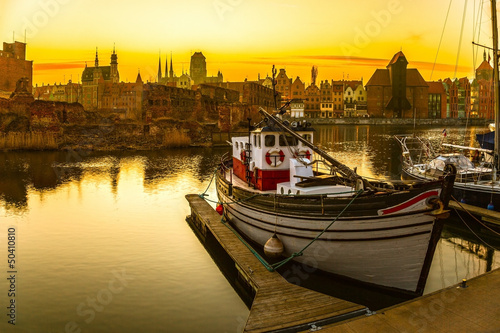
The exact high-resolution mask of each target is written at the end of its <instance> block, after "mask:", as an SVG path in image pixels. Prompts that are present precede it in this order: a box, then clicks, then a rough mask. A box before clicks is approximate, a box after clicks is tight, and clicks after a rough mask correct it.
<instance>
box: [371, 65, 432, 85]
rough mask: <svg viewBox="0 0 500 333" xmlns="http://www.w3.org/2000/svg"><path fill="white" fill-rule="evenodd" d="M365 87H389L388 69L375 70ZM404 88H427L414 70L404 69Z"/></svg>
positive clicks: (416, 70)
mask: <svg viewBox="0 0 500 333" xmlns="http://www.w3.org/2000/svg"><path fill="white" fill-rule="evenodd" d="M366 86H391V79H390V76H389V70H388V69H376V70H375V73H373V75H372V77H371V78H370V80H368V82H367V83H366ZM406 86H407V87H427V86H428V85H427V83H426V82H425V80H424V78H423V77H422V75H420V72H419V71H418V69H416V68H408V69H406Z"/></svg>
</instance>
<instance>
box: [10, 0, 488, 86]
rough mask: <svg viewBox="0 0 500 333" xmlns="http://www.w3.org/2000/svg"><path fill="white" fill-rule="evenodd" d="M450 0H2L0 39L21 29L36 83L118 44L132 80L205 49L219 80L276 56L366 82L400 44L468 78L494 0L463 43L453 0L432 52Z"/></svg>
mask: <svg viewBox="0 0 500 333" xmlns="http://www.w3.org/2000/svg"><path fill="white" fill-rule="evenodd" d="M448 5H449V3H444V2H443V3H441V2H439V3H434V2H433V1H431V0H423V1H420V2H418V3H414V2H411V1H408V0H373V1H369V2H368V1H366V2H364V3H362V6H358V7H363V10H362V11H359V9H358V8H353V7H355V6H352V5H349V6H347V5H346V4H345V3H344V2H340V1H331V2H328V3H325V2H322V1H321V0H312V1H308V2H307V4H305V3H304V2H303V1H299V0H286V1H285V0H274V1H272V0H271V1H264V0H253V1H245V0H211V1H200V0H186V1H183V2H182V3H180V2H172V1H160V0H148V1H147V6H146V5H145V4H144V3H137V2H136V1H132V0H123V1H121V2H120V3H119V4H118V3H112V4H109V3H108V4H106V5H105V4H103V3H101V2H99V1H97V0H86V1H84V0H25V1H23V2H16V1H14V0H7V1H6V2H3V4H0V9H1V10H3V13H5V14H4V15H2V16H3V18H2V22H0V32H1V33H2V41H3V42H12V40H13V39H15V40H18V41H24V40H25V37H26V42H27V44H28V45H27V55H26V56H27V59H28V60H33V62H34V65H33V83H34V85H35V84H38V85H41V84H42V83H43V84H53V83H65V82H67V81H69V80H70V79H72V80H73V82H79V81H80V76H81V74H82V71H83V69H84V68H85V64H86V63H87V65H88V66H94V58H95V52H96V47H97V48H98V50H99V51H98V52H99V64H100V65H102V66H108V65H109V62H110V55H111V53H112V51H113V47H116V53H117V54H118V63H119V65H118V70H119V72H120V80H121V81H125V82H128V81H135V79H136V77H137V73H138V72H139V71H140V73H141V77H142V79H143V80H144V81H153V82H154V81H156V80H157V72H158V57H159V55H160V56H161V65H162V73H163V75H165V63H166V61H168V63H169V64H170V57H171V54H172V56H173V65H174V72H175V74H176V75H177V76H180V75H181V74H182V72H189V61H190V56H191V54H192V53H193V52H195V51H201V52H203V54H204V55H205V57H206V58H207V71H208V75H209V76H212V75H216V74H217V72H218V71H219V70H220V71H221V72H222V73H223V75H224V81H242V80H244V79H248V80H256V79H257V77H258V76H259V75H260V77H261V78H263V77H265V76H266V75H268V74H271V66H272V65H275V66H276V67H277V68H278V69H279V68H286V70H287V74H288V76H289V77H292V78H293V79H295V78H296V77H297V76H299V77H300V78H301V80H302V81H304V82H306V83H310V81H311V67H312V66H313V65H314V66H317V67H318V69H319V75H318V80H319V81H321V80H341V79H343V78H345V79H347V78H349V79H353V80H360V79H361V78H363V81H364V82H365V83H366V82H367V81H368V79H369V78H370V77H371V76H372V75H373V73H374V72H375V70H376V69H379V68H385V67H386V65H387V64H388V62H389V61H390V59H391V58H392V56H393V55H394V54H395V53H397V52H398V51H400V50H402V51H403V53H404V54H405V55H406V57H407V59H408V62H409V65H408V68H417V69H418V70H419V71H420V73H421V74H422V76H423V77H424V79H425V80H428V81H430V80H431V79H432V80H433V81H435V80H438V79H445V78H447V77H450V78H454V77H464V76H467V77H468V78H473V74H474V68H475V67H477V66H478V65H479V64H480V62H481V61H482V54H483V50H482V49H480V50H479V51H478V50H477V48H476V49H473V48H472V47H471V43H470V41H472V40H473V37H472V36H473V31H474V35H475V36H476V38H475V39H474V40H475V41H477V42H480V43H482V44H485V45H490V44H491V42H490V36H491V27H490V24H489V23H488V22H487V21H486V17H488V16H489V11H490V8H489V6H485V7H484V8H478V7H477V5H476V4H475V3H474V4H470V3H469V4H468V6H467V8H465V9H466V12H465V16H464V17H465V24H464V28H463V29H464V32H463V37H462V41H461V47H460V49H459V37H460V32H461V29H462V26H461V24H462V17H463V14H464V3H453V4H452V7H451V10H450V14H449V17H448V20H447V25H446V30H445V31H444V35H443V39H442V43H441V47H440V51H439V55H438V57H437V60H436V61H435V58H436V53H437V49H438V45H439V42H440V39H441V33H442V30H443V26H444V22H445V19H446V14H447V12H448ZM474 6H476V8H474ZM483 17H484V18H483ZM4 18H5V19H4ZM19 18H20V19H19ZM478 22H480V23H481V25H480V24H478ZM13 32H14V34H13ZM478 36H479V38H478ZM473 52H476V53H475V54H473ZM458 54H459V58H458V61H457V55H458ZM167 59H168V60H167ZM433 68H434V72H433V74H432V78H431V72H432V69H433ZM455 71H456V75H454V73H455Z"/></svg>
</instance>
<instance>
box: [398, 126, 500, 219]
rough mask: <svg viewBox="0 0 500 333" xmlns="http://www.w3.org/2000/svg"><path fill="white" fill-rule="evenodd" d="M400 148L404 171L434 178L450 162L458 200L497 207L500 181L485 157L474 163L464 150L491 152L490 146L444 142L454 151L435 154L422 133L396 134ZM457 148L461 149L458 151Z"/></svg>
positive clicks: (438, 175)
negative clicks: (467, 145) (471, 145)
mask: <svg viewBox="0 0 500 333" xmlns="http://www.w3.org/2000/svg"><path fill="white" fill-rule="evenodd" d="M395 139H396V140H397V141H398V142H399V144H400V146H401V150H402V170H403V172H404V173H405V174H406V175H408V176H410V177H412V178H414V179H419V180H433V179H438V178H439V177H443V175H444V174H445V171H444V169H445V166H446V165H449V164H453V165H454V166H455V167H456V169H457V172H456V177H455V184H454V186H453V197H454V198H455V199H456V200H457V201H461V202H463V203H467V204H470V205H474V206H478V207H481V208H489V209H492V210H493V209H494V210H499V209H500V183H499V182H498V181H497V180H496V178H497V176H496V174H495V172H494V169H493V168H492V163H490V162H488V159H487V158H486V159H485V158H476V159H477V160H476V161H475V163H474V162H473V161H471V159H469V158H468V157H467V156H466V155H465V154H464V153H463V151H464V150H470V151H472V152H473V156H476V157H479V156H481V155H482V154H484V155H486V154H489V153H492V151H491V150H489V149H483V148H475V147H465V146H457V145H451V144H443V146H446V147H449V148H452V149H454V150H455V151H454V152H450V153H441V154H437V153H435V152H434V150H433V149H432V145H431V143H430V142H429V141H428V140H427V139H425V138H421V137H416V136H412V135H396V136H395ZM458 150H460V151H458Z"/></svg>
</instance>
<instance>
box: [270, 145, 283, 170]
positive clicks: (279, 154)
mask: <svg viewBox="0 0 500 333" xmlns="http://www.w3.org/2000/svg"><path fill="white" fill-rule="evenodd" d="M284 160H285V153H284V152H283V150H281V149H278V148H273V149H270V150H269V151H268V152H267V153H266V162H267V164H269V165H270V166H273V167H277V166H280V165H281V163H283V161H284Z"/></svg>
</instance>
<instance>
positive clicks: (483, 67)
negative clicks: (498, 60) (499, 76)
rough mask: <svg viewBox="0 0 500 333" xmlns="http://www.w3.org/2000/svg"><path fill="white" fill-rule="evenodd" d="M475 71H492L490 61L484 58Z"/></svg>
mask: <svg viewBox="0 0 500 333" xmlns="http://www.w3.org/2000/svg"><path fill="white" fill-rule="evenodd" d="M476 70H477V71H480V70H489V71H492V70H493V67H491V65H490V63H489V62H488V61H486V60H483V62H482V63H481V65H479V67H478V68H477V69H476Z"/></svg>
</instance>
